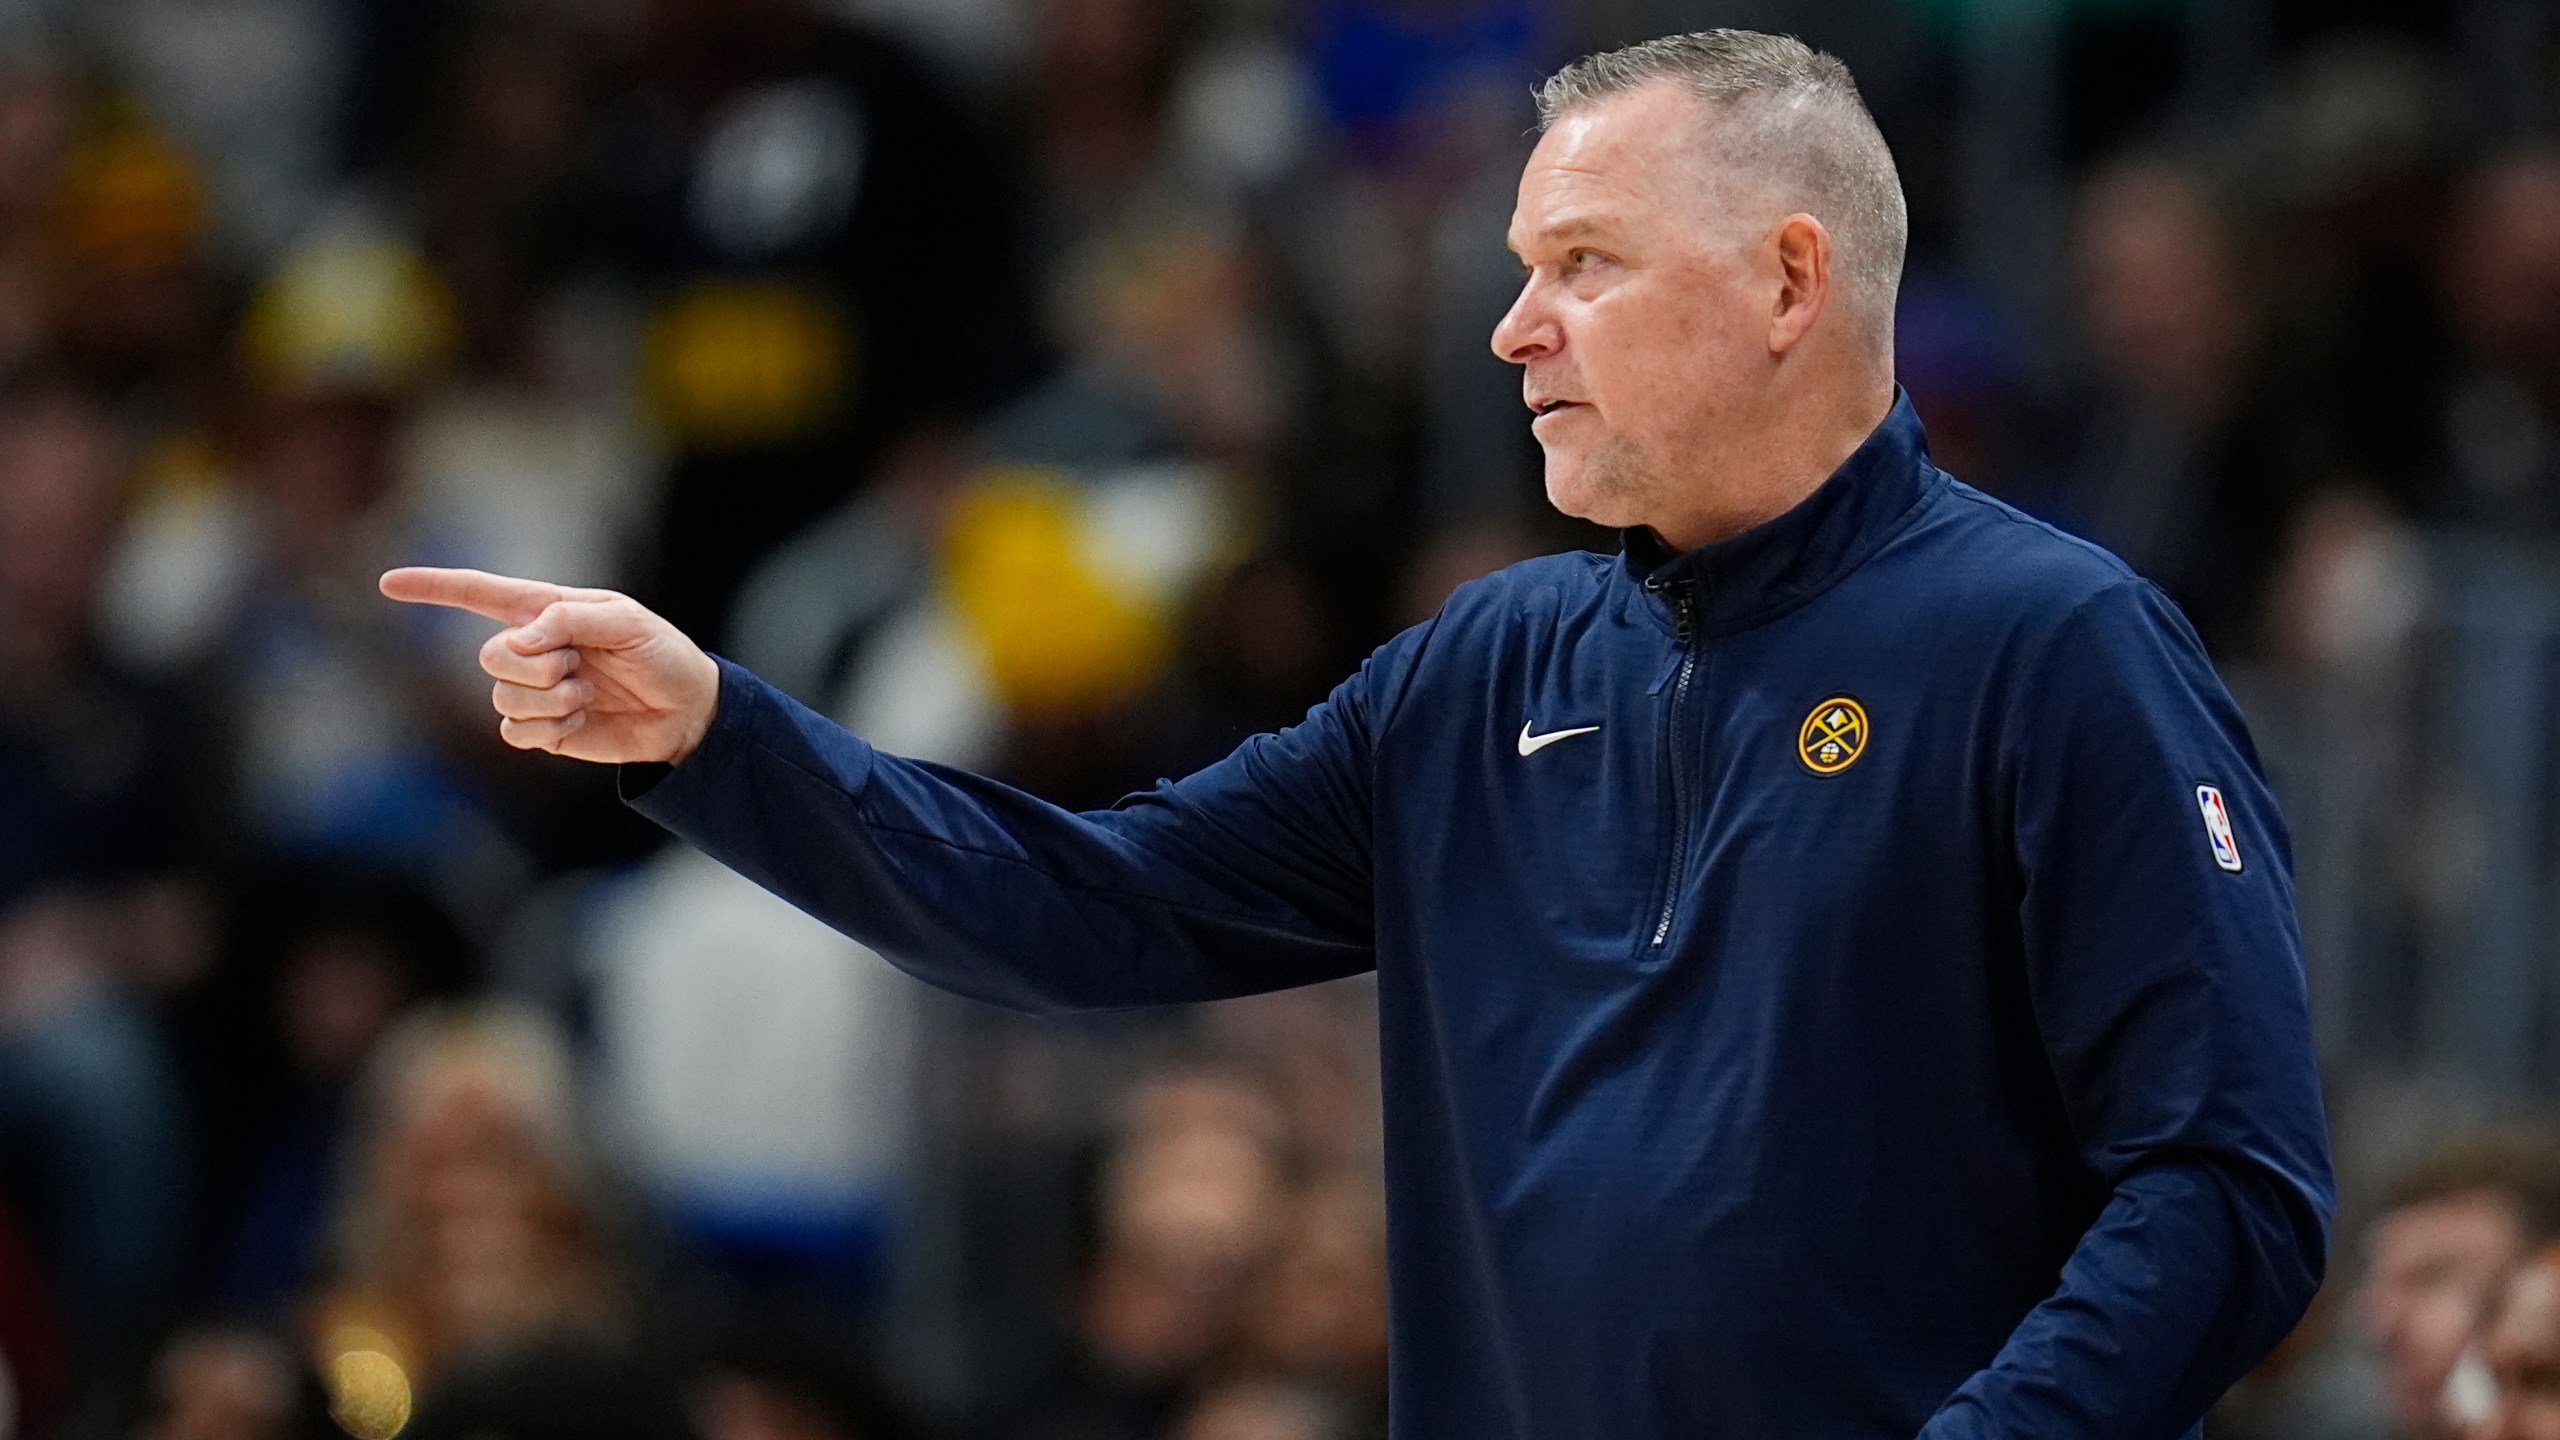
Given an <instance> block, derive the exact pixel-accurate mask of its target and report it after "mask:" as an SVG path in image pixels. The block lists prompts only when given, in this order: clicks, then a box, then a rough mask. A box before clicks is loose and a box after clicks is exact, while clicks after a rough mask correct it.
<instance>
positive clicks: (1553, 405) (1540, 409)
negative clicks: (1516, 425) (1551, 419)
mask: <svg viewBox="0 0 2560 1440" xmlns="http://www.w3.org/2000/svg"><path fill="white" fill-rule="evenodd" d="M1583 404H1584V402H1582V401H1580V400H1538V401H1533V402H1531V404H1530V406H1529V409H1530V410H1531V411H1532V412H1533V413H1532V415H1531V416H1530V419H1529V423H1530V424H1531V425H1535V424H1537V423H1538V422H1539V421H1541V420H1544V419H1546V418H1547V417H1548V416H1550V415H1553V414H1556V413H1558V412H1560V411H1565V410H1579V409H1581V408H1583Z"/></svg>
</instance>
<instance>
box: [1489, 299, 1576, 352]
mask: <svg viewBox="0 0 2560 1440" xmlns="http://www.w3.org/2000/svg"><path fill="white" fill-rule="evenodd" d="M1562 348H1564V332H1563V331H1562V330H1560V329H1558V328H1557V326H1556V322H1555V317H1554V316H1553V315H1552V314H1551V313H1549V312H1548V310H1547V307H1546V303H1545V299H1544V296H1543V295H1542V294H1541V292H1540V289H1539V286H1538V282H1537V281H1536V280H1535V279H1531V280H1529V281H1528V282H1527V283H1525V284H1523V285H1522V286H1521V287H1520V294H1519V297H1518V298H1517V299H1514V300H1513V301H1512V302H1511V308H1510V309H1509V310H1507V311H1505V312H1503V316H1502V319H1501V321H1500V322H1499V323H1498V324H1496V325H1495V326H1494V327H1493V353H1494V354H1496V355H1498V356H1500V357H1502V358H1503V359H1505V360H1508V361H1510V362H1511V363H1512V364H1514V365H1526V364H1528V363H1529V362H1530V361H1532V360H1538V359H1543V358H1544V357H1546V356H1549V355H1553V354H1554V353H1556V351H1558V350H1560V349H1562Z"/></svg>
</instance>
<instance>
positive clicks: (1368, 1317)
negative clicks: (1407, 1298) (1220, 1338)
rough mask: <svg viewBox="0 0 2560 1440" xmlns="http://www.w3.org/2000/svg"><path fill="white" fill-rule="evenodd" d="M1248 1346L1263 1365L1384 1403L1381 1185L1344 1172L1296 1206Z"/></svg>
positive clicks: (1255, 1310) (1253, 1314)
mask: <svg viewBox="0 0 2560 1440" xmlns="http://www.w3.org/2000/svg"><path fill="white" fill-rule="evenodd" d="M1293 1208H1294V1213H1293V1214H1292V1215H1291V1217H1290V1219H1289V1223H1288V1229H1287V1233H1286V1235H1285V1237H1284V1238H1283V1240H1282V1241H1281V1244H1280V1246H1279V1249H1278V1254H1277V1258H1276V1259H1275V1260H1274V1261H1273V1263H1272V1266H1271V1271H1270V1274H1269V1275H1268V1276H1267V1277H1266V1278H1265V1280H1264V1282H1263V1289H1262V1294H1261V1296H1260V1297H1259V1298H1258V1300H1257V1301H1256V1303H1254V1304H1253V1305H1252V1306H1251V1307H1250V1311H1249V1318H1248V1320H1247V1327H1248V1341H1247V1343H1248V1347H1249V1348H1250V1350H1251V1351H1252V1353H1253V1355H1254V1356H1255V1358H1256V1359H1257V1360H1259V1361H1260V1363H1261V1364H1263V1365H1265V1366H1268V1367H1269V1368H1271V1369H1272V1370H1275V1371H1277V1372H1279V1373H1281V1374H1284V1375H1292V1376H1297V1377H1300V1378H1302V1379H1306V1380H1309V1381H1313V1382H1317V1383H1320V1384H1323V1385H1326V1386H1329V1387H1331V1389H1332V1390H1333V1392H1334V1393H1335V1394H1337V1395H1339V1396H1344V1397H1350V1398H1355V1399H1358V1400H1361V1401H1363V1402H1366V1403H1367V1404H1370V1405H1373V1406H1383V1405H1384V1404H1385V1402H1386V1395H1387V1224H1386V1208H1385V1206H1384V1204H1383V1202H1382V1199H1381V1197H1380V1195H1379V1192H1378V1182H1377V1181H1376V1179H1375V1178H1373V1177H1370V1176H1350V1175H1339V1176H1332V1177H1328V1178H1326V1179H1324V1180H1321V1181H1319V1182H1317V1183H1316V1184H1314V1185H1312V1186H1310V1187H1308V1188H1307V1189H1306V1191H1305V1192H1304V1193H1303V1194H1301V1195H1300V1196H1299V1197H1298V1198H1297V1200H1296V1203H1295V1205H1294V1207H1293Z"/></svg>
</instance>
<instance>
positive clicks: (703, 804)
mask: <svg viewBox="0 0 2560 1440" xmlns="http://www.w3.org/2000/svg"><path fill="white" fill-rule="evenodd" d="M1426 635H1427V629H1426V628H1422V627H1418V628H1417V629H1416V630H1414V631H1409V632H1407V633H1406V634H1405V635H1403V636H1399V637H1398V638H1397V639H1396V640H1395V641H1392V642H1390V643H1389V644H1388V645H1387V646H1386V647H1384V648H1383V649H1381V650H1380V651H1379V652H1378V653H1377V654H1376V655H1374V656H1372V657H1371V658H1370V660H1369V661H1368V663H1367V664H1365V665H1364V666H1362V668H1361V669H1360V671H1359V672H1358V673H1356V674H1354V675H1353V676H1352V677H1351V678H1350V679H1348V680H1345V681H1344V682H1343V683H1342V684H1341V685H1340V686H1339V687H1337V688H1336V689H1335V690H1334V692H1333V694H1332V695H1331V696H1330V697H1329V698H1328V699H1326V700H1325V701H1324V702H1323V703H1321V704H1319V705H1317V706H1316V707H1315V708H1314V709H1313V710H1311V711H1310V712H1308V714H1307V717H1306V719H1305V720H1304V721H1303V722H1301V723H1299V724H1297V725H1294V726H1291V727H1290V728H1288V729H1286V730H1283V731H1280V732H1278V733H1276V734H1269V735H1257V736H1254V737H1253V738H1251V739H1249V740H1247V741H1246V742H1245V743H1244V744H1243V745H1242V746H1241V747H1240V748H1239V749H1237V750H1236V751H1235V752H1234V753H1233V754H1231V755H1229V756H1228V757H1227V758H1226V759H1224V760H1221V761H1219V762H1217V763H1216V764H1214V765H1211V766H1210V767H1208V768H1207V769H1205V770H1202V771H1200V772H1199V773H1197V774H1194V775H1191V776H1189V777H1187V778H1185V779H1182V780H1179V781H1167V782H1163V783H1160V784H1159V785H1158V786H1157V787H1156V788H1155V789H1153V790H1151V791H1147V792H1145V793H1143V794H1139V795H1134V796H1131V797H1129V798H1128V799H1125V800H1123V801H1121V802H1120V804H1119V805H1117V806H1115V807H1114V808H1112V809H1110V810H1102V811H1091V812H1085V813H1074V812H1070V811H1067V810H1064V809H1061V808H1059V807H1057V806H1055V805H1051V804H1048V803H1047V802H1045V801H1042V800H1039V799H1037V798H1035V797H1033V796H1030V795H1027V794H1025V793H1023V792H1022V791H1019V790H1016V789H1013V788H1011V787H1009V786H1006V785H1003V784H1000V783H998V782H996V781H993V780H989V779H986V778H984V777H982V776H978V775H973V774H969V773H967V772H965V771H960V770H954V769H950V768H947V767H944V766H939V765H931V764H925V763H922V762H919V761H913V760H904V759H900V758H898V757H896V756H893V755H887V754H883V753H881V752H880V751H878V750H876V749H874V748H873V747H872V746H871V745H870V744H869V743H867V742H866V741H864V740H863V739H862V738H861V737H859V736H857V735H854V734H852V733H851V732H849V731H847V730H845V729H844V728H843V727H842V726H839V725H837V724H835V723H834V722H832V721H830V720H828V719H826V718H825V717H823V716H820V715H818V714H816V713H814V712H812V711H810V710H809V709H807V708H806V707H804V706H802V705H801V704H799V703H798V702H797V701H794V700H793V699H791V698H790V697H789V696H787V695H785V694H783V693H782V692H781V691H779V690H777V689H775V688H773V687H772V686H770V685H767V684H765V683H764V682H763V681H761V680H759V679H757V678H756V677H755V676H754V675H752V674H750V673H749V672H748V671H746V670H745V669H743V668H741V667H740V666H738V665H736V664H734V663H732V662H730V661H727V660H723V661H721V662H720V701H719V710H718V713H717V715H716V717H715V719H714V720H713V723H712V726H711V729H710V732H709V733H708V734H707V735H705V736H704V738H703V742H702V744H701V745H700V746H699V747H698V748H697V749H696V750H695V751H694V753H693V754H692V755H690V756H688V757H686V759H685V760H684V762H683V763H682V764H680V765H676V766H674V767H672V768H670V767H666V766H626V767H624V773H623V775H622V786H623V794H624V796H625V798H626V799H628V800H629V801H630V803H631V804H632V805H633V807H634V808H636V809H638V810H639V811H640V812H641V813H643V814H645V815H647V816H649V817H650V818H651V819H653V820H655V821H657V822H658V823H659V824H661V825H664V826H665V827H667V828H668V829H670V830H672V831H674V832H675V833H676V834H678V835H680V836H682V837H683V838H685V839H686V840H688V841H690V842H692V843H693V844H694V845H696V846H698V847H699V848H701V849H702V850H703V851H704V852H706V853H707V854H709V855H710V856H712V858H714V859H716V860H719V861H720V862H722V863H723V864H725V865H727V866H729V867H730V868H731V869H733V870H736V871H737V872H738V873H739V874H741V875H744V876H746V877H747V878H748V879H751V880H753V881H755V882H756V883H757V884H759V885H762V886H764V887H765V888H766V889H768V890H770V891H772V892H773V893H775V894H776V895H779V896H781V897H782V898H783V899H785V900H788V901H790V902H791V903H792V904H793V905H796V906H798V907H799V908H800V909H802V910H805V911H807V912H808V913H809V914H811V915H814V916H816V917H817V918H818V919H820V920H823V921H825V922H826V923H827V924H829V925H831V926H833V927H835V928H836V929H838V930H840V931H842V932H844V933H845V934H847V935H850V936H852V937H854V938H855V939H857V940H860V941H862V942H863V943H864V944H866V945H869V946H870V947H872V948H873V949H875V950H877V951H879V952H880V953H881V954H882V955H885V956H887V957H888V958H889V959H890V960H891V961H892V962H893V963H895V964H896V965H898V966H899V967H900V968H902V969H904V970H906V971H908V972H909V973H910V974H913V975H915V976H917V977H918V978H920V979H923V980H925V981H927V982H928V983H931V984H934V985H938V986H941V987H942V988H944V989H947V990H952V991H956V992H958V993H960V994H963V995H968V996H971V997H973V998H976V999H980V1000H986V1001H989V1002H992V1003H994V1004H998V1005H1003V1006H1007V1007H1010V1008H1014V1009H1021V1010H1032V1011H1044V1012H1058V1011H1077V1010H1103V1009H1120V1008H1127V1007H1133V1006H1142V1005H1159V1004H1171V1003H1176V1002H1182V1001H1194V1000H1214V999H1222V998H1226V997H1230V996H1236V995H1246V994H1252V993H1256V992H1259V991H1265V990H1277V989H1285V988H1287V987H1290V986H1294V985H1304V984H1309V983H1311V982H1314V981H1318V980H1329V979H1333V978H1336V977H1339V976H1343V975H1349V974H1354V973H1357V972H1359V971H1362V970H1366V969H1368V968H1370V966H1371V964H1372V963H1373V960H1372V951H1371V936H1372V932H1373V921H1372V908H1371V881H1370V874H1371V872H1370V851H1369V846H1370V836H1371V825H1370V803H1371V787H1370V773H1371V772H1370V765H1371V758H1372V755H1373V752H1374V739H1375V733H1376V732H1375V727H1376V726H1377V725H1378V724H1379V723H1380V717H1381V715H1382V714H1383V710H1384V702H1385V701H1386V700H1387V699H1388V698H1389V696H1390V693H1391V692H1394V691H1397V690H1400V688H1401V686H1402V684H1403V683H1404V682H1405V680H1406V679H1407V678H1408V677H1409V675H1410V671H1411V668H1412V664H1413V661H1414V659H1415V657H1416V655H1417V654H1418V652H1419V651H1420V649H1421V647H1422V644H1423V640H1424V638H1425V636H1426Z"/></svg>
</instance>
